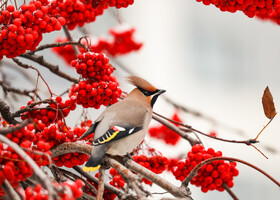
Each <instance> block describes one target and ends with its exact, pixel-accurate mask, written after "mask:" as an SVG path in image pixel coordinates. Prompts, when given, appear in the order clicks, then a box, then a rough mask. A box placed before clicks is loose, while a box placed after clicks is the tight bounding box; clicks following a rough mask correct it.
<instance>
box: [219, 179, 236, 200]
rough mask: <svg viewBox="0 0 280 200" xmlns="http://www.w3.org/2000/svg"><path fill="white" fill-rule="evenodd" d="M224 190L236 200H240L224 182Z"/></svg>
mask: <svg viewBox="0 0 280 200" xmlns="http://www.w3.org/2000/svg"><path fill="white" fill-rule="evenodd" d="M222 186H223V188H225V190H226V191H227V192H228V193H229V195H230V196H231V197H232V198H233V199H234V200H239V199H238V197H237V196H236V195H235V194H234V193H233V192H232V190H231V189H230V188H229V187H228V186H227V184H225V183H224V182H223V184H222Z"/></svg>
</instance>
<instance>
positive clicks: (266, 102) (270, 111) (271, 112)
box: [262, 86, 276, 119]
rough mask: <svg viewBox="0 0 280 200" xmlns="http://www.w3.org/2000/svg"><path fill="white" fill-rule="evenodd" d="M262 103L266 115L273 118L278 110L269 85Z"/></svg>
mask: <svg viewBox="0 0 280 200" xmlns="http://www.w3.org/2000/svg"><path fill="white" fill-rule="evenodd" d="M262 104H263V110H264V114H265V116H266V117H267V118H268V119H273V118H274V117H275V115H276V111H275V107H274V103H273V97H272V95H271V93H270V91H269V88H268V86H267V87H266V88H265V90H264V93H263V97H262Z"/></svg>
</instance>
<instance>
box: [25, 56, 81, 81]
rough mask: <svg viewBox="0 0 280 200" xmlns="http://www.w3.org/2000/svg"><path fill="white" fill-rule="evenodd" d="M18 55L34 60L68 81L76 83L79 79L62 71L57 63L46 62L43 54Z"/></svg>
mask: <svg viewBox="0 0 280 200" xmlns="http://www.w3.org/2000/svg"><path fill="white" fill-rule="evenodd" d="M20 57H23V58H26V59H29V60H32V61H33V62H36V63H38V64H40V65H41V66H44V67H46V68H48V69H49V70H50V71H51V72H52V73H54V74H56V75H57V76H59V77H61V78H64V79H66V80H68V81H71V82H73V83H78V82H79V80H78V79H77V78H74V77H71V76H70V75H68V74H66V73H64V72H63V71H61V70H60V69H59V66H58V65H53V64H51V63H49V62H47V61H46V60H45V59H44V57H43V56H38V55H30V54H22V55H20Z"/></svg>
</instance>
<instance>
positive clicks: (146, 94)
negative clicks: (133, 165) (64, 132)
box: [79, 76, 166, 172]
mask: <svg viewBox="0 0 280 200" xmlns="http://www.w3.org/2000/svg"><path fill="white" fill-rule="evenodd" d="M127 79H128V82H130V83H131V84H132V85H134V86H135V88H134V89H133V90H132V91H131V92H130V93H129V94H128V95H127V96H126V97H125V98H124V99H123V100H122V101H119V102H117V103H115V104H113V105H110V106H109V107H107V108H106V109H105V110H104V111H103V112H102V113H101V115H100V116H99V117H98V118H97V119H96V120H95V121H94V123H93V124H92V125H91V126H90V127H89V129H88V130H87V131H86V132H85V133H84V134H83V135H82V136H81V137H80V138H79V139H82V138H84V137H86V136H88V135H90V134H92V133H94V138H93V142H92V146H93V149H92V152H91V155H90V157H89V159H88V161H87V162H86V164H85V166H84V168H83V170H84V171H85V172H89V171H91V172H93V171H96V170H98V169H99V168H100V166H101V162H102V159H103V158H104V156H105V154H109V155H113V156H116V155H119V156H123V155H129V153H131V152H132V151H133V149H135V148H136V147H137V146H138V145H139V144H140V143H141V142H142V141H143V140H144V137H145V135H146V133H147V131H148V126H149V124H150V121H151V119H152V113H153V106H154V104H155V102H156V100H157V98H158V97H159V96H160V95H161V94H163V93H164V92H166V90H163V89H157V88H155V87H154V86H153V85H152V84H150V83H149V82H148V81H146V80H145V79H143V78H140V77H138V76H128V77H127Z"/></svg>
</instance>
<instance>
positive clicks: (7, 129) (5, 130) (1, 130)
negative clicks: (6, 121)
mask: <svg viewBox="0 0 280 200" xmlns="http://www.w3.org/2000/svg"><path fill="white" fill-rule="evenodd" d="M31 121H32V120H31V119H26V120H24V121H22V122H21V123H20V124H17V125H16V126H9V127H2V128H0V134H2V135H7V134H8V133H13V132H15V131H18V130H20V129H22V128H24V127H25V126H27V125H28V124H30V123H31Z"/></svg>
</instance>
